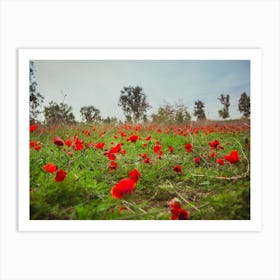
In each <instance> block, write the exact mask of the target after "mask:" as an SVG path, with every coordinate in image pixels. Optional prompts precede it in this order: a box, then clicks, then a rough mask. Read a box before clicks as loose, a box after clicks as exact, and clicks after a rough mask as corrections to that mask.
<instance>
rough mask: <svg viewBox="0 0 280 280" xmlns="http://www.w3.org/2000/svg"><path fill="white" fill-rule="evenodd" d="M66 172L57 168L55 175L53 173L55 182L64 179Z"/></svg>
mask: <svg viewBox="0 0 280 280" xmlns="http://www.w3.org/2000/svg"><path fill="white" fill-rule="evenodd" d="M66 175H67V173H66V172H65V171H64V170H61V169H59V170H58V171H57V172H56V175H55V178H54V179H55V180H56V181H57V182H62V181H64V179H65V177H66Z"/></svg>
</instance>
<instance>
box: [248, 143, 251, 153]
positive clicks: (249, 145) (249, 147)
mask: <svg viewBox="0 0 280 280" xmlns="http://www.w3.org/2000/svg"><path fill="white" fill-rule="evenodd" d="M248 150H249V151H250V150H251V144H250V143H249V144H248Z"/></svg>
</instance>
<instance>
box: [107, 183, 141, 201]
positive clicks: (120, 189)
mask: <svg viewBox="0 0 280 280" xmlns="http://www.w3.org/2000/svg"><path fill="white" fill-rule="evenodd" d="M135 184H136V182H135V181H133V180H131V179H130V178H124V179H122V180H120V181H119V182H118V183H117V184H116V185H115V186H114V187H113V188H112V190H111V194H112V196H113V197H115V198H116V199H120V198H123V197H124V196H125V195H126V194H130V193H133V191H134V188H135Z"/></svg>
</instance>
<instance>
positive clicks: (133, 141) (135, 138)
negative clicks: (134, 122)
mask: <svg viewBox="0 0 280 280" xmlns="http://www.w3.org/2000/svg"><path fill="white" fill-rule="evenodd" d="M138 139H139V137H138V135H131V136H130V137H129V138H127V141H130V142H131V143H135V142H136V141H137V140H138Z"/></svg>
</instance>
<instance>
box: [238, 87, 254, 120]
mask: <svg viewBox="0 0 280 280" xmlns="http://www.w3.org/2000/svg"><path fill="white" fill-rule="evenodd" d="M250 105H251V104H250V96H248V95H247V94H246V92H243V93H242V94H241V96H240V99H239V101H238V109H239V112H240V113H242V112H243V117H245V118H249V117H250V114H251V109H250Z"/></svg>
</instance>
